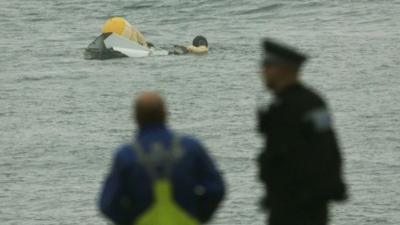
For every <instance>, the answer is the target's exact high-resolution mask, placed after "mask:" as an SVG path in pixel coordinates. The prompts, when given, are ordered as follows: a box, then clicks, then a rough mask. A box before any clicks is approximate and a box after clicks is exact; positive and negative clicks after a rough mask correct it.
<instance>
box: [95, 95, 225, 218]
mask: <svg viewBox="0 0 400 225" xmlns="http://www.w3.org/2000/svg"><path fill="white" fill-rule="evenodd" d="M166 114H167V112H166V108H165V106H164V103H163V100H162V98H161V97H160V96H159V95H158V94H156V93H153V92H144V93H142V94H141V95H139V97H137V99H136V101H135V103H134V118H135V119H136V123H137V125H138V127H139V131H138V133H137V135H136V137H135V138H134V140H133V141H132V143H130V144H125V145H122V146H121V147H119V148H118V149H117V152H116V154H115V157H114V163H113V165H112V168H111V172H110V174H109V175H108V177H107V179H106V181H105V184H104V187H103V190H102V193H101V196H100V202H99V203H100V210H101V212H102V213H103V214H104V215H105V216H106V217H108V218H109V219H110V220H112V221H113V222H114V223H115V224H119V225H122V224H129V225H132V224H133V225H198V224H201V223H205V222H207V221H209V220H210V218H211V217H212V215H213V214H214V212H215V211H216V209H217V207H218V205H219V203H220V202H221V200H222V198H223V196H224V192H225V188H224V184H223V180H222V178H221V175H220V174H219V173H218V171H217V169H216V167H215V166H214V163H213V161H212V160H211V159H210V157H209V155H208V154H207V151H206V149H205V148H204V147H203V146H202V145H201V143H200V142H199V141H197V140H196V139H194V138H191V137H189V136H180V135H178V134H176V133H175V132H173V131H171V130H170V129H168V128H167V126H166Z"/></svg>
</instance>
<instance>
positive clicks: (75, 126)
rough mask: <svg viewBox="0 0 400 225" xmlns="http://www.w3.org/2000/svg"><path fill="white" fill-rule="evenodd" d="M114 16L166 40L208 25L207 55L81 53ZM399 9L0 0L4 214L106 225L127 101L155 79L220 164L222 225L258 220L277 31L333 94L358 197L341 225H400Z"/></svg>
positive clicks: (127, 125)
mask: <svg viewBox="0 0 400 225" xmlns="http://www.w3.org/2000/svg"><path fill="white" fill-rule="evenodd" d="M112 15H120V16H124V17H126V18H127V19H128V20H129V21H131V22H132V23H134V24H136V25H137V26H138V28H139V29H140V30H141V31H143V33H144V34H145V36H147V38H148V39H149V40H151V41H152V42H154V43H156V44H158V45H161V46H170V45H172V44H182V43H188V42H190V41H191V40H192V38H193V37H194V36H195V35H197V34H203V35H205V36H206V37H207V38H208V39H209V43H210V46H211V50H210V53H209V54H208V55H206V56H189V55H188V56H168V57H152V58H142V59H118V60H109V61H86V60H84V59H83V48H84V47H86V46H87V44H88V43H89V42H91V41H92V40H93V38H95V37H96V36H97V35H98V34H99V31H100V28H101V26H102V24H103V23H104V21H105V20H106V19H107V18H108V17H109V16H112ZM399 20H400V4H399V2H398V1H395V0H387V1H368V0H363V1H351V0H336V1H328V0H320V1H316V0H315V1H311V0H307V1H300V0H298V1H292V0H290V1H289V0H287V1H263V0H258V1H253V0H245V1H230V0H219V1H214V0H201V1H182V0H168V1H138V0H120V1H105V0H87V1H78V0H71V1H61V0H36V1H28V0H19V1H7V0H0V27H1V35H0V54H1V57H0V68H1V70H0V124H1V126H0V132H1V135H0V143H1V145H0V146H1V147H0V220H1V222H0V223H1V224H7V225H8V224H10V225H11V224H31V225H36V224H37V225H45V224H96V225H97V224H105V223H106V222H105V220H104V219H103V218H101V217H100V216H99V215H98V212H97V210H96V207H95V202H96V198H97V193H98V190H99V188H100V185H101V181H102V180H103V176H104V174H105V173H106V172H107V170H108V166H109V164H110V162H111V156H112V152H113V151H114V148H115V147H116V146H117V145H118V144H119V143H121V142H125V141H128V140H129V139H130V136H131V135H132V132H133V129H134V125H133V124H132V122H131V120H130V102H131V99H132V97H133V96H134V95H135V93H138V92H139V91H141V90H144V89H156V90H159V91H161V92H162V93H163V94H164V95H165V96H167V100H168V103H169V108H170V111H171V122H170V123H171V125H172V126H173V127H174V128H175V129H177V130H179V131H181V132H186V133H192V134H195V135H196V136H197V137H200V138H202V139H203V141H204V142H205V143H206V145H207V146H208V147H209V148H210V152H211V154H212V155H213V156H214V157H215V158H216V159H217V160H218V164H219V167H220V169H221V170H222V171H223V172H224V174H225V177H226V180H227V183H228V184H229V196H228V197H227V200H226V201H225V203H224V205H223V207H222V208H221V210H220V211H219V212H218V215H217V216H216V218H215V220H214V221H213V224H226V225H228V224H245V225H248V224H257V225H260V224H263V221H264V216H263V214H261V213H260V212H259V211H257V205H256V202H257V201H258V198H259V196H260V195H261V188H260V185H259V184H258V183H257V182H256V178H255V173H256V168H255V165H254V158H255V157H256V155H257V152H258V149H259V147H260V146H261V140H260V139H259V138H258V137H257V135H256V134H255V132H254V127H255V118H254V109H255V107H256V99H257V98H259V97H260V96H262V95H263V94H262V93H261V90H262V87H261V84H260V81H259V79H258V75H257V73H258V71H259V67H258V62H259V60H260V54H261V51H260V48H259V47H260V38H262V37H267V36H268V37H274V38H278V39H280V40H282V41H284V42H288V43H292V44H294V45H296V46H298V47H299V48H300V49H302V50H304V51H306V52H308V53H309V55H310V56H312V59H311V60H310V62H309V63H308V64H307V66H306V67H305V69H304V79H305V80H306V81H307V82H308V83H310V84H311V85H313V86H314V87H316V88H317V89H319V90H321V91H322V92H323V93H324V94H325V95H326V96H327V97H328V98H329V100H330V104H331V108H332V110H333V112H334V115H335V119H336V125H337V127H338V130H339V134H340V138H341V142H342V146H343V151H344V155H345V157H346V178H347V180H348V182H349V185H350V189H351V190H350V191H351V194H352V198H351V201H350V202H349V203H347V204H345V205H335V207H334V209H333V210H332V214H333V215H334V218H333V224H336V225H339V224H340V225H354V224H364V225H376V224H400V214H399V211H400V206H399V204H398V203H399V200H400V198H399V197H398V196H399V195H400V188H399V186H400V163H399V160H400V155H399V151H400V128H399V127H400V120H399V115H398V113H399V111H400V103H399V100H398V96H400V89H399V86H400V78H399V77H398V76H399V75H400V69H399V64H400V53H399V52H400V44H399V43H400V37H399V35H400V25H399V22H398V21H399ZM257 96H258V97H257ZM266 98H268V95H267V97H266Z"/></svg>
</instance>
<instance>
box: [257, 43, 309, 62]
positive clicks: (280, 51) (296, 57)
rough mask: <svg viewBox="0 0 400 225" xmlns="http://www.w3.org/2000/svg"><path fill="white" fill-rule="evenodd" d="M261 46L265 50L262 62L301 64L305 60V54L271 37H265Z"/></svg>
mask: <svg viewBox="0 0 400 225" xmlns="http://www.w3.org/2000/svg"><path fill="white" fill-rule="evenodd" d="M263 47H264V51H265V58H264V64H288V65H294V66H301V65H302V64H303V63H304V62H305V61H306V60H307V56H306V55H304V54H302V53H300V52H298V51H296V50H295V49H293V48H291V47H288V46H285V45H282V44H279V43H277V42H275V41H273V40H271V39H265V40H264V42H263Z"/></svg>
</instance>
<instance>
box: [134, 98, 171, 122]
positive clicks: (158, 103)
mask: <svg viewBox="0 0 400 225" xmlns="http://www.w3.org/2000/svg"><path fill="white" fill-rule="evenodd" d="M133 105H134V110H133V111H134V118H135V120H136V123H137V125H138V126H139V128H143V127H146V126H151V125H162V124H165V123H166V107H165V104H164V101H163V99H162V97H161V96H160V95H159V94H158V93H156V92H150V91H146V92H143V93H141V94H139V96H138V97H137V98H136V99H135V102H134V104H133Z"/></svg>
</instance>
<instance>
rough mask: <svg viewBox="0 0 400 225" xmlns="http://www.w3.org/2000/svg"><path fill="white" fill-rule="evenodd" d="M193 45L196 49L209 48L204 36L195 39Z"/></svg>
mask: <svg viewBox="0 0 400 225" xmlns="http://www.w3.org/2000/svg"><path fill="white" fill-rule="evenodd" d="M192 45H193V46H195V47H199V46H206V47H208V42H207V39H206V38H205V37H204V36H201V35H198V36H196V37H195V38H194V39H193V42H192Z"/></svg>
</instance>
